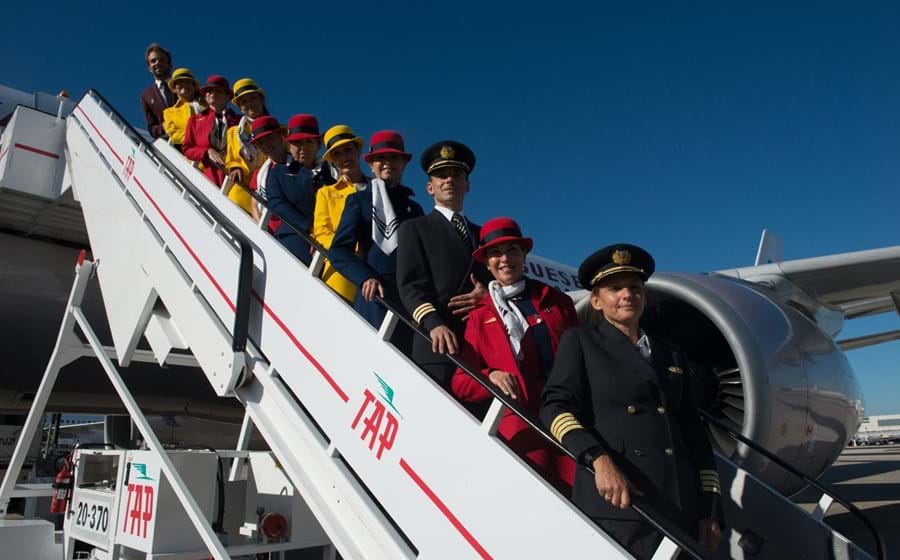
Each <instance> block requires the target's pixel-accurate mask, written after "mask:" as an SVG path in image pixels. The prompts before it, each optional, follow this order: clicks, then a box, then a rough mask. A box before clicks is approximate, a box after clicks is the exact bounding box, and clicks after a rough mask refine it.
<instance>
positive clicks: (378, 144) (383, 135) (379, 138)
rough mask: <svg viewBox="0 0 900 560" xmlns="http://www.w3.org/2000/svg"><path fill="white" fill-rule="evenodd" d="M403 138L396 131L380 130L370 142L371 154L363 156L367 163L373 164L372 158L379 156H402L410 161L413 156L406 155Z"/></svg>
mask: <svg viewBox="0 0 900 560" xmlns="http://www.w3.org/2000/svg"><path fill="white" fill-rule="evenodd" d="M405 149H406V148H405V146H404V144H403V137H402V136H400V133H399V132H397V131H396V130H379V131H378V132H376V133H375V134H373V135H372V139H371V140H369V153H367V154H365V155H363V159H364V160H366V163H372V156H376V155H378V154H400V155H401V156H403V159H405V160H406V161H409V160H410V159H412V154H408V153H406V152H405V151H404V150H405Z"/></svg>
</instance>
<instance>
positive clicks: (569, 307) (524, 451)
mask: <svg viewBox="0 0 900 560" xmlns="http://www.w3.org/2000/svg"><path fill="white" fill-rule="evenodd" d="M526 289H527V290H528V292H529V294H530V296H531V301H532V303H533V304H534V308H535V309H536V310H537V315H536V316H531V317H526V319H528V322H529V324H531V325H535V324H536V323H538V322H541V323H543V324H545V325H546V326H547V330H548V332H549V335H550V344H551V347H552V349H553V354H554V355H555V354H556V349H557V347H558V346H559V339H560V337H562V333H563V331H565V330H566V329H568V328H569V327H572V326H575V325H577V324H578V316H577V315H576V313H575V306H574V305H573V304H572V300H571V299H570V298H569V296H567V295H565V294H564V293H562V292H560V291H559V290H557V289H556V288H551V287H550V286H548V285H546V284H544V283H542V282H538V281H537V280H528V285H527V288H526ZM532 336H533V332H532V329H531V328H529V329H528V330H527V331H526V333H525V337H524V338H523V339H522V345H523V348H524V349H525V355H524V359H523V361H522V362H521V366H522V367H520V363H519V362H518V360H516V358H515V356H514V355H513V351H512V347H511V346H510V343H509V336H508V335H507V334H506V328H505V327H504V325H503V321H502V320H500V316H499V314H498V313H497V309H496V308H495V307H494V302H493V301H492V300H491V296H490V294H487V295H485V296H484V299H482V300H481V302H480V303H479V304H478V306H476V307H475V309H473V310H472V311H471V312H470V313H469V319H468V322H467V324H466V334H465V340H464V341H463V345H462V358H463V363H465V364H467V365H469V366H470V367H471V368H473V369H475V370H476V371H480V372H481V374H482V375H484V376H485V377H487V376H488V375H489V374H490V372H491V371H492V370H495V369H499V370H502V371H506V372H509V373H511V374H513V375H515V376H516V379H517V380H518V382H519V389H520V394H519V398H518V402H520V403H521V404H522V406H523V408H525V409H526V410H528V411H530V412H532V413H533V414H534V415H535V417H537V416H538V414H539V413H540V409H541V392H542V391H543V390H544V377H543V375H542V374H541V372H540V371H538V370H539V369H540V365H539V364H540V358H539V356H538V354H537V345H536V344H535V343H534V341H533V339H532V340H529V339H530V338H531V337H532ZM547 373H549V372H547ZM450 385H451V388H452V390H453V394H454V395H456V396H457V397H458V398H459V399H460V400H462V401H465V402H480V401H485V400H487V399H491V398H493V395H491V394H490V393H489V392H488V391H487V390H485V389H484V387H482V386H481V385H480V384H479V383H478V382H477V381H475V380H474V379H472V378H471V377H469V375H468V374H467V373H466V372H464V371H463V370H462V369H457V370H456V372H455V373H454V374H453V378H452V379H451V382H450ZM499 434H500V437H501V438H502V439H503V440H504V441H506V442H508V443H509V446H510V447H511V448H512V449H514V450H515V451H516V452H517V453H518V454H519V455H521V456H524V457H525V459H526V460H527V461H528V462H529V463H530V464H531V465H532V466H533V467H534V468H536V469H537V470H538V471H539V472H541V473H542V474H544V476H545V477H546V478H547V479H548V480H549V481H550V482H552V483H554V484H556V485H557V486H558V482H559V481H560V480H561V481H563V482H564V483H565V484H566V485H568V486H570V487H571V484H572V479H573V477H574V474H575V463H574V462H573V461H572V460H571V459H569V458H568V457H566V456H564V455H560V454H558V453H557V452H556V451H554V450H552V449H551V448H550V446H549V445H548V444H547V443H546V441H545V440H544V439H543V437H541V436H540V435H538V434H537V433H535V432H534V431H533V430H532V429H531V428H529V427H528V425H527V424H526V423H525V422H524V421H523V420H522V419H521V418H519V417H518V416H516V415H515V414H513V413H512V412H511V411H509V410H507V411H506V415H505V416H504V417H503V420H501V421H500V427H499Z"/></svg>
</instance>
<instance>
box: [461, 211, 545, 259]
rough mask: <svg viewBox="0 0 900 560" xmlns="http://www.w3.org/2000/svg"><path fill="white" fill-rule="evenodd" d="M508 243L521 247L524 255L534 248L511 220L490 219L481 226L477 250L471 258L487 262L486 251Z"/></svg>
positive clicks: (532, 241) (530, 240)
mask: <svg viewBox="0 0 900 560" xmlns="http://www.w3.org/2000/svg"><path fill="white" fill-rule="evenodd" d="M510 241H512V242H515V243H518V244H519V245H521V246H522V248H523V249H524V250H525V252H526V253H528V252H530V251H531V248H532V247H534V240H532V239H531V238H530V237H523V236H522V229H521V228H520V227H519V224H517V223H516V221H515V220H513V219H512V218H493V219H490V220H488V221H486V222H485V223H484V225H482V226H481V235H480V237H479V240H478V248H477V249H475V251H474V252H473V253H472V258H474V259H475V260H476V261H478V262H480V263H483V262H484V261H485V260H487V251H488V249H490V248H491V247H494V246H495V245H500V244H501V243H507V242H510Z"/></svg>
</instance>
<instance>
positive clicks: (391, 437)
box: [350, 372, 403, 461]
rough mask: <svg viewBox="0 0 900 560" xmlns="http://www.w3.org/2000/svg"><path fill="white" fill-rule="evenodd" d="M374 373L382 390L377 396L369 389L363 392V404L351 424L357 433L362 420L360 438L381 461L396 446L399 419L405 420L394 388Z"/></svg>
mask: <svg viewBox="0 0 900 560" xmlns="http://www.w3.org/2000/svg"><path fill="white" fill-rule="evenodd" d="M372 373H373V374H374V375H375V379H376V380H377V381H378V386H379V387H380V390H379V391H378V394H377V396H376V394H375V393H373V392H372V391H370V390H369V389H365V390H364V391H363V402H362V404H361V405H360V407H359V411H358V412H357V413H356V417H355V418H354V419H353V423H352V424H350V428H351V429H353V430H354V431H355V430H356V429H357V427H358V426H360V420H362V432H361V434H360V436H359V437H360V439H361V440H362V441H364V442H368V445H369V450H372V451H375V458H376V459H378V460H379V461H380V460H381V456H382V455H383V454H384V452H385V451H388V450H390V449H391V448H392V447H393V446H394V441H396V439H397V430H398V428H399V427H400V423H399V422H398V421H397V417H398V416H399V417H400V418H403V416H402V415H401V414H400V411H399V410H397V407H396V405H395V404H394V397H395V396H396V395H395V393H394V389H393V387H391V386H390V384H388V382H387V381H385V380H384V378H383V377H381V376H380V375H378V373H376V372H372ZM379 397H380V398H379ZM382 401H384V402H382ZM385 405H387V406H385ZM388 408H390V410H388ZM392 411H393V412H392ZM394 413H396V415H395V414H394ZM376 443H377V444H378V449H377V450H376V449H375V444H376Z"/></svg>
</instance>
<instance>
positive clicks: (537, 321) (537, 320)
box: [534, 317, 542, 325]
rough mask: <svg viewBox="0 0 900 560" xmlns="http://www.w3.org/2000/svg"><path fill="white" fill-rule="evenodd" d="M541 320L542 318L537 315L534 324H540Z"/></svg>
mask: <svg viewBox="0 0 900 560" xmlns="http://www.w3.org/2000/svg"><path fill="white" fill-rule="evenodd" d="M541 321H542V319H541V318H540V317H538V318H537V319H536V320H535V321H534V322H535V323H536V324H538V325H540V324H541Z"/></svg>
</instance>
